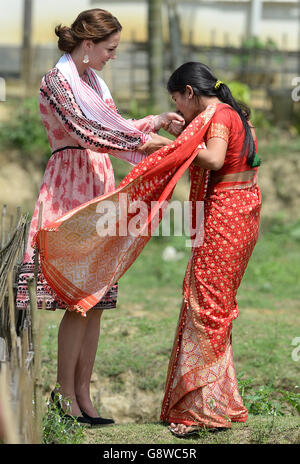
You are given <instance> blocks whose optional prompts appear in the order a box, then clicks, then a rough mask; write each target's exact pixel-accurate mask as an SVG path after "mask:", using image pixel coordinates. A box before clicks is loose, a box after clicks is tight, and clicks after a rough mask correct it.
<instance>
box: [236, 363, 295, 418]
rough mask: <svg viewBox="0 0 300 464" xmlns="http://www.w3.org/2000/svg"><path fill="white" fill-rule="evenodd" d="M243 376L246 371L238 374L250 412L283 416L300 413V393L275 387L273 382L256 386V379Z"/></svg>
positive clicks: (241, 389) (245, 402) (243, 396)
mask: <svg viewBox="0 0 300 464" xmlns="http://www.w3.org/2000/svg"><path fill="white" fill-rule="evenodd" d="M243 376H244V372H240V373H239V374H238V375H237V379H238V385H239V391H240V394H241V397H242V398H243V403H244V404H245V406H246V408H247V409H248V411H249V413H250V414H253V415H255V416H256V415H274V416H283V415H285V414H293V415H297V414H299V413H300V393H294V392H292V391H286V390H282V389H278V388H274V386H273V385H272V384H270V385H262V386H260V387H258V388H254V387H253V383H254V380H253V379H249V378H248V379H244V378H243Z"/></svg>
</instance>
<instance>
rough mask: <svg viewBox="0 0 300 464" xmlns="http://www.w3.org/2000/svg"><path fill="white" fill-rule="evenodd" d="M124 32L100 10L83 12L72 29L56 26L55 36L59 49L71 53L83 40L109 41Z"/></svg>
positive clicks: (109, 14)
mask: <svg viewBox="0 0 300 464" xmlns="http://www.w3.org/2000/svg"><path fill="white" fill-rule="evenodd" d="M121 30H122V26H121V24H120V23H119V21H118V20H117V18H115V16H113V15H112V14H111V13H109V12H108V11H105V10H102V9H100V8H95V9H93V10H86V11H82V12H81V13H80V14H79V15H78V16H77V18H76V19H75V21H74V22H73V24H72V25H71V27H67V26H62V25H61V24H60V25H59V26H56V28H55V34H56V35H57V36H58V37H59V39H58V48H59V49H60V50H61V51H63V52H66V53H71V52H72V51H73V50H74V48H76V47H77V45H80V44H81V42H82V41H83V40H92V41H93V42H94V43H98V42H101V41H103V40H106V39H108V37H109V36H110V35H112V34H115V33H116V32H119V31H121Z"/></svg>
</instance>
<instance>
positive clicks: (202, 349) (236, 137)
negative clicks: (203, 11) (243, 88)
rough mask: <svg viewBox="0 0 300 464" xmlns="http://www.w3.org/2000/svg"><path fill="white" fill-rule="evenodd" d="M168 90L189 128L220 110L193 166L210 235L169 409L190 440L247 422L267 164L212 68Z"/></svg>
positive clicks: (189, 279)
mask: <svg viewBox="0 0 300 464" xmlns="http://www.w3.org/2000/svg"><path fill="white" fill-rule="evenodd" d="M168 90H169V92H170V93H171V95H172V98H173V100H174V101H175V102H176V106H177V109H178V111H180V113H181V114H182V115H183V116H184V118H185V120H186V123H190V122H191V121H192V120H193V119H194V118H195V117H197V116H198V115H199V114H200V113H202V112H204V111H206V110H207V108H209V106H211V105H213V106H216V111H215V113H214V115H213V117H212V119H211V124H210V126H209V129H208V131H207V132H206V134H205V137H204V141H205V143H206V149H199V150H198V154H197V156H196V158H195V160H194V161H193V164H192V165H191V168H190V173H191V191H190V200H191V201H192V202H193V203H192V204H193V205H194V206H195V202H197V200H199V199H201V198H202V197H200V196H199V188H200V182H199V179H198V177H199V175H200V173H203V169H205V170H208V172H209V176H208V184H207V187H206V194H205V197H204V235H203V237H202V240H201V243H200V242H199V240H198V241H197V240H196V241H195V242H194V246H193V249H192V254H191V258H190V261H189V263H188V267H187V270H186V275H185V279H184V284H183V296H184V299H183V304H182V309H181V313H180V317H179V323H178V327H177V333H176V336H175V341H174V346H173V351H172V355H171V359H170V364H169V370H168V377H167V382H166V391H165V397H164V400H163V405H162V412H161V419H162V420H163V421H168V422H169V424H170V430H171V432H172V433H173V434H175V435H176V436H180V437H182V436H186V435H187V434H192V433H197V432H198V430H199V428H201V427H206V428H211V429H212V428H229V427H230V426H231V422H244V421H246V419H247V409H246V408H245V406H244V405H243V402H242V399H241V397H240V395H239V392H238V384H237V380H236V375H235V369H234V364H233V357H232V335H231V330H232V321H233V319H235V318H237V316H238V306H237V302H236V294H237V290H238V287H239V285H240V282H241V279H242V277H243V274H244V272H245V270H246V267H247V263H248V260H249V258H250V256H251V253H252V251H253V248H254V246H255V243H256V241H257V237H258V230H259V217H260V208H261V195H260V190H259V187H258V185H257V166H258V165H259V164H260V162H259V159H258V157H257V155H256V136H255V132H254V130H253V128H252V127H251V124H250V122H249V110H248V109H247V108H246V107H245V106H244V105H243V106H239V105H238V104H237V102H236V101H235V100H234V98H233V96H232V94H231V92H230V90H229V88H228V87H227V85H225V84H224V83H223V82H221V81H219V80H217V79H216V77H215V76H214V75H213V74H212V72H211V70H210V69H209V68H208V67H207V66H205V65H203V64H201V63H186V64H184V65H182V66H181V67H180V68H178V69H177V70H176V71H175V72H174V73H173V75H172V76H171V77H170V79H169V83H168ZM199 178H201V175H200V177H199ZM193 211H195V209H194V208H193ZM192 220H193V222H194V223H195V220H196V218H195V217H192Z"/></svg>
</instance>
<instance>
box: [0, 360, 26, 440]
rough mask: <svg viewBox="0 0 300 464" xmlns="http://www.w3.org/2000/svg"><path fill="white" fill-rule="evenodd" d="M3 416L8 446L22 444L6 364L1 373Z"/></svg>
mask: <svg viewBox="0 0 300 464" xmlns="http://www.w3.org/2000/svg"><path fill="white" fill-rule="evenodd" d="M0 398H1V416H2V423H3V429H4V430H3V435H4V436H3V439H4V443H6V444H20V443H21V441H20V437H19V433H18V430H17V427H16V424H15V421H14V413H13V410H12V407H11V402H10V388H9V373H8V367H7V364H6V363H3V364H2V365H1V371H0Z"/></svg>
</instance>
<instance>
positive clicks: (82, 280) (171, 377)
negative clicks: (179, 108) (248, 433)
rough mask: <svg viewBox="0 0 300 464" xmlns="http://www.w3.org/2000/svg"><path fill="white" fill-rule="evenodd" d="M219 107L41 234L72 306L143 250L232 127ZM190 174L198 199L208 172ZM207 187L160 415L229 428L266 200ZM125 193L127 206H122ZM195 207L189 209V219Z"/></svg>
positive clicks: (47, 266) (49, 275)
mask: <svg viewBox="0 0 300 464" xmlns="http://www.w3.org/2000/svg"><path fill="white" fill-rule="evenodd" d="M222 107H223V105H217V106H209V107H208V108H207V109H206V110H205V111H204V112H203V113H201V114H200V115H199V116H198V117H197V118H195V119H194V120H193V121H192V123H191V124H190V125H189V126H188V127H187V128H186V129H185V131H184V132H183V133H182V134H181V135H180V136H179V137H178V138H177V139H176V140H175V141H174V142H173V143H172V144H171V145H169V146H167V147H164V148H162V149H161V150H159V151H157V152H155V153H153V154H152V155H150V156H148V157H147V158H146V159H145V160H143V161H142V162H140V163H139V164H138V165H137V166H135V167H134V168H133V170H132V171H131V172H130V173H129V174H128V175H127V176H126V177H125V179H124V180H123V181H122V182H121V184H120V185H119V187H118V188H117V189H116V190H115V191H114V192H113V193H110V194H107V195H103V196H102V197H99V198H95V199H94V200H91V201H89V202H87V203H85V204H83V205H80V206H78V207H77V208H75V209H74V210H72V211H70V212H68V213H67V214H65V215H64V216H62V217H61V218H59V219H57V220H55V221H53V222H52V223H51V224H50V225H49V226H48V227H47V228H44V229H41V230H39V231H38V232H37V234H36V237H35V239H36V245H37V247H38V249H39V252H40V262H41V266H42V271H43V274H44V276H45V278H46V280H47V281H48V283H49V285H50V286H51V287H52V288H53V290H54V291H55V293H56V294H57V295H58V296H59V297H60V298H61V299H62V300H63V301H65V302H66V303H67V304H68V305H69V306H68V309H69V310H75V311H78V312H80V313H81V314H82V315H83V316H84V315H85V313H86V312H87V311H88V310H89V309H90V308H92V307H93V306H95V304H96V303H97V302H98V301H99V300H100V299H101V298H102V296H103V295H105V293H106V292H107V290H108V289H109V288H110V287H111V286H112V285H113V284H114V283H115V282H117V281H118V280H119V279H120V277H121V276H122V275H123V274H124V273H125V272H126V270H127V269H128V268H129V267H130V266H131V264H132V263H133V262H134V260H135V259H136V258H137V257H138V255H139V254H140V252H141V251H142V249H143V248H144V246H145V245H146V243H147V242H148V241H149V239H150V237H151V235H152V234H153V232H154V231H155V228H156V227H157V226H158V225H159V222H160V220H161V218H162V214H163V212H164V209H165V207H166V202H168V200H170V198H171V196H172V193H173V190H174V187H175V185H176V183H177V181H178V180H179V179H180V177H181V176H182V174H183V173H184V172H185V171H186V169H187V168H189V167H191V163H192V161H193V160H194V158H195V156H196V155H197V148H198V146H199V145H200V144H202V143H203V142H205V141H206V138H207V134H209V133H211V132H212V131H215V130H216V129H217V130H219V131H221V132H219V133H218V135H215V136H220V134H221V135H222V134H223V135H224V134H225V136H226V137H228V133H229V130H230V128H228V127H226V125H225V126H223V125H222V124H220V123H219V122H213V121H216V116H218V114H221V113H222ZM223 109H224V107H223ZM223 135H222V136H223ZM190 172H191V193H190V200H191V201H192V204H193V205H196V202H197V201H202V200H203V199H204V197H205V195H206V190H207V180H208V173H207V172H206V171H204V170H203V169H201V168H198V167H196V166H192V167H191V169H190ZM208 188H209V187H208ZM208 193H209V194H207V195H206V198H205V202H204V205H205V207H204V217H205V219H204V237H203V240H202V243H199V242H198V241H197V240H195V241H194V246H193V249H192V255H191V258H190V260H189V263H188V266H187V271H186V275H185V279H184V285H183V297H184V299H183V304H182V309H181V313H180V317H179V323H178V328H177V333H176V337H175V341H174V346H173V351H172V355H171V359H170V364H169V370H168V376H167V382H166V392H165V397H164V400H163V405H162V412H161V419H162V420H163V421H169V422H175V423H184V424H186V425H192V424H197V425H203V426H207V427H230V422H231V421H245V420H246V417H247V410H246V408H245V407H244V406H243V404H242V400H241V398H240V396H239V393H238V386H237V381H236V376H235V370H234V365H233V358H232V344H231V328H232V320H233V319H234V318H236V317H237V315H238V307H237V303H236V299H235V297H236V292H237V289H238V287H239V284H240V281H241V279H242V276H243V274H244V271H245V269H246V266H247V263H248V260H249V257H250V255H251V253H252V250H253V247H254V245H255V243H256V240H257V236H258V226H259V211H260V205H261V199H260V192H259V188H258V186H257V185H256V184H255V183H254V184H253V183H252V184H251V185H247V184H244V183H239V185H237V186H236V185H231V184H226V185H225V186H223V187H222V186H221V187H220V186H219V187H218V186H216V187H215V188H213V189H211V190H210V192H208ZM124 198H125V199H127V202H128V204H127V206H128V205H130V207H129V208H127V207H126V208H127V209H126V208H125V213H124ZM107 201H109V205H108V204H107V203H106V202H107ZM139 201H143V204H144V205H145V204H146V205H147V212H146V214H145V211H144V213H143V214H140V215H138V223H139V227H138V228H135V233H133V234H131V233H125V234H124V233H121V231H124V230H125V229H126V228H127V230H128V226H129V225H130V222H131V221H132V220H134V221H135V224H136V222H137V221H136V219H137V215H136V209H135V208H133V209H132V208H131V207H132V206H134V205H137V207H138V202H139ZM153 202H154V207H153ZM112 204H113V205H114V208H111V206H112ZM107 205H108V206H109V211H110V213H108V217H107V219H108V223H110V224H111V227H112V232H113V233H110V234H108V235H105V233H103V228H104V226H103V225H102V226H101V227H100V226H99V214H100V213H99V212H100V211H103V210H104V209H105V207H106V206H107ZM196 210H197V208H196V207H195V208H194V207H192V223H194V222H195V220H196V219H197V218H195V211H196ZM122 211H123V213H122ZM114 228H115V229H114ZM129 230H130V227H129ZM137 230H138V231H137ZM198 238H199V237H198Z"/></svg>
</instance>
